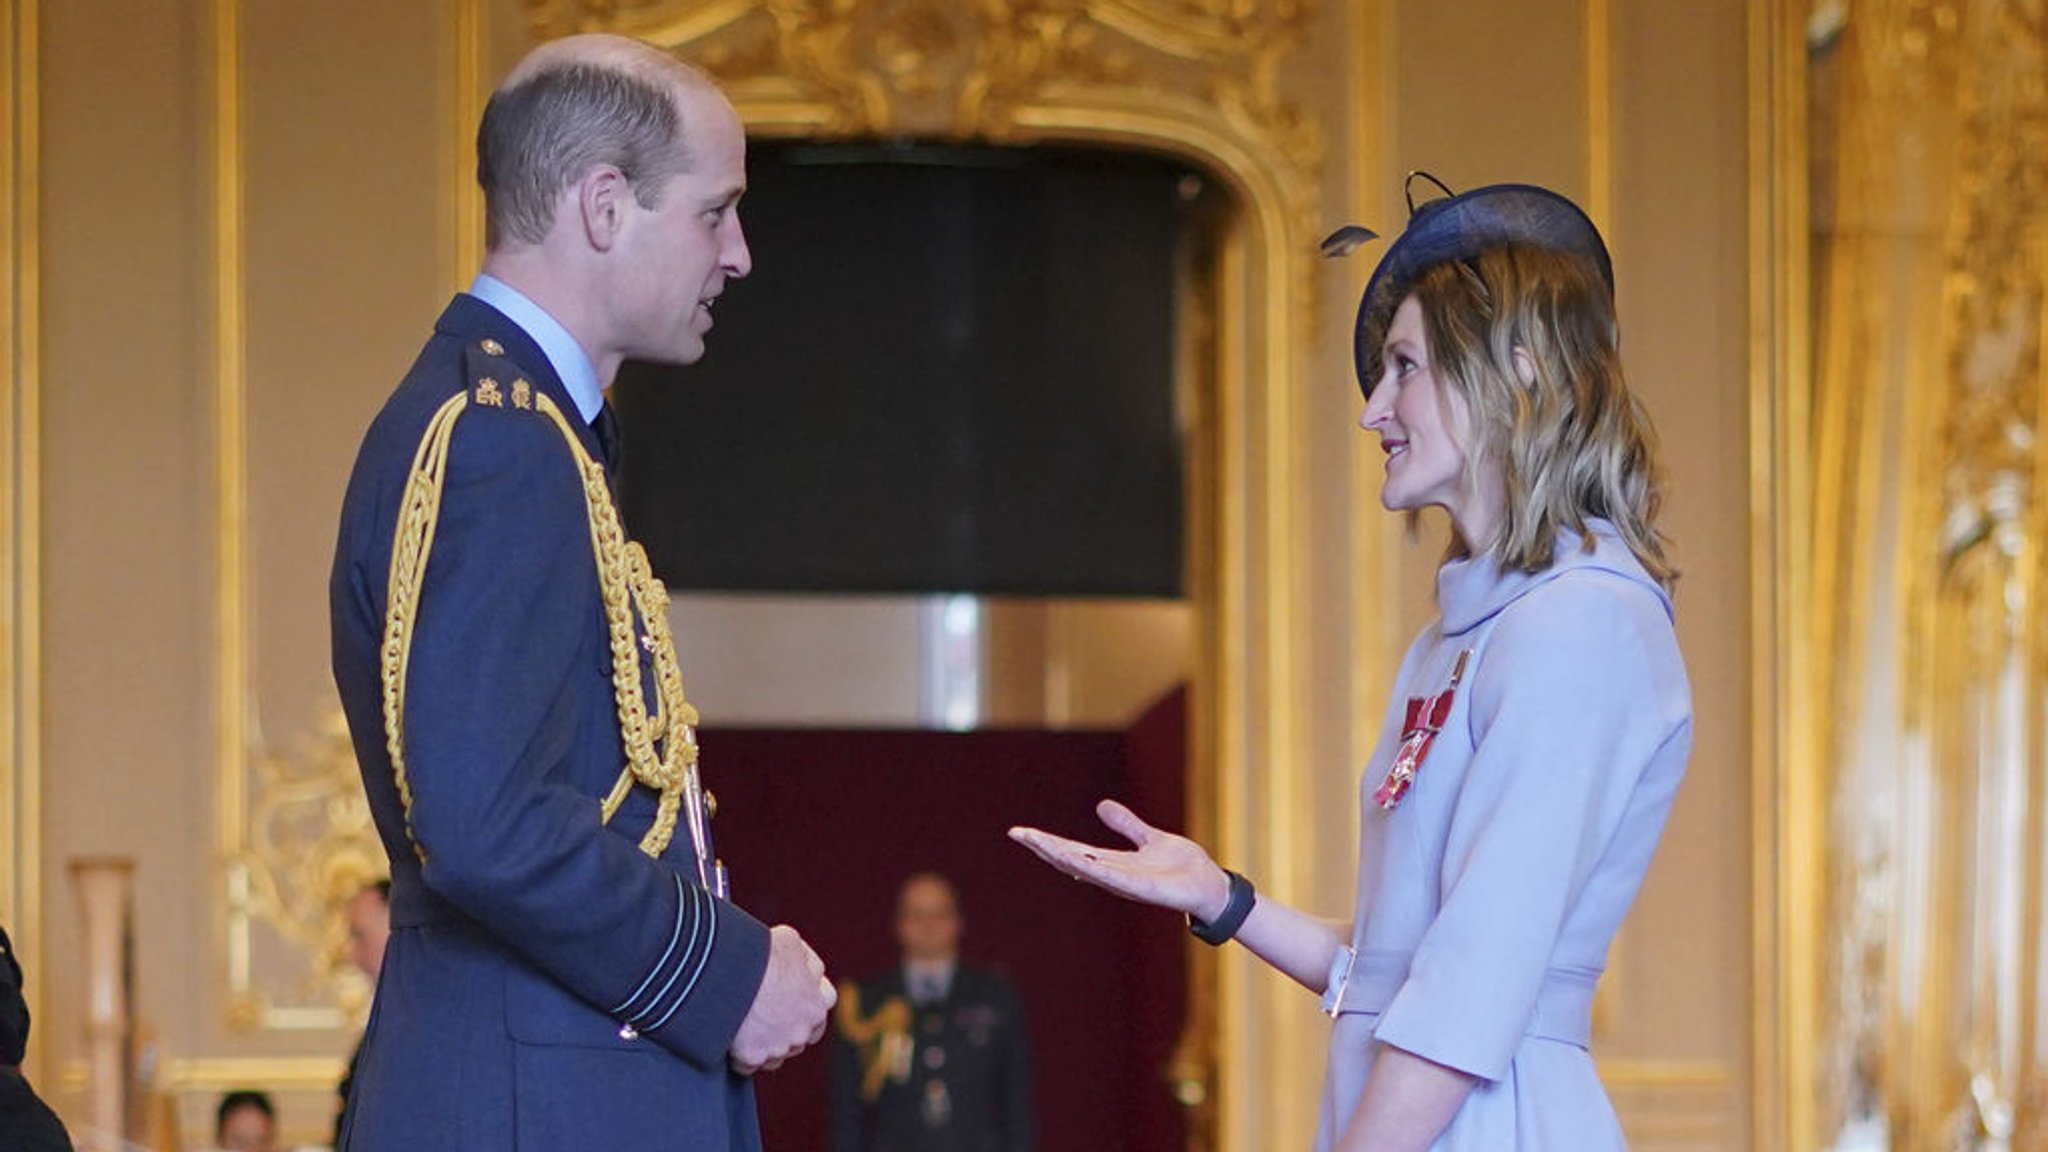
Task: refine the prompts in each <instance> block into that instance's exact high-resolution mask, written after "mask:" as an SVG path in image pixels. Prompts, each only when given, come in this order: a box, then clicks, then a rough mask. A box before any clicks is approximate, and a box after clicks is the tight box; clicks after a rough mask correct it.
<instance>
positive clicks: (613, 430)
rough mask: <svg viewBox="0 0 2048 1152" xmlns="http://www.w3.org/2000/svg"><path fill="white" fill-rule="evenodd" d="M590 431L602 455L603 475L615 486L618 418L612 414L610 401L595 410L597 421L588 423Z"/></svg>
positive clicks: (617, 466) (617, 474) (617, 465)
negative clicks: (595, 437) (595, 434)
mask: <svg viewBox="0 0 2048 1152" xmlns="http://www.w3.org/2000/svg"><path fill="white" fill-rule="evenodd" d="M590 430H591V431H592V432H595V433H597V447H598V450H599V451H601V452H603V453H604V471H605V475H607V476H609V477H611V479H612V482H613V483H614V484H616V483H617V482H618V479H619V418H618V417H617V416H615V415H613V414H612V405H611V401H609V400H607V401H605V403H604V407H602V408H599V409H598V410H597V419H595V420H592V421H591V422H590Z"/></svg>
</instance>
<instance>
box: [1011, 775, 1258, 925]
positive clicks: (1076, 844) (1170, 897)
mask: <svg viewBox="0 0 2048 1152" xmlns="http://www.w3.org/2000/svg"><path fill="white" fill-rule="evenodd" d="M1095 814H1096V815H1097V816H1099V817H1101V819H1102V822H1103V823H1104V824H1107V825H1108V826H1109V828H1110V830H1111V831H1114V832H1116V833H1117V834H1118V835H1121V836H1122V837H1123V838H1124V839H1126V840H1129V841H1130V842H1131V847H1130V848H1128V849H1121V848H1098V847H1096V846H1094V845H1091V844H1083V843H1082V842H1080V841H1079V840H1069V839H1067V838H1066V837H1064V836H1055V835H1053V834H1052V833H1050V832H1044V831H1040V830H1039V829H1037V828H1012V829H1010V839H1012V840H1015V841H1016V842H1018V843H1019V844H1022V845H1024V846H1025V847H1026V848H1029V849H1031V850H1032V851H1033V852H1035V853H1037V854H1038V856H1039V858H1040V859H1042V860H1044V861H1045V862H1046V863H1048V864H1050V865H1052V866H1053V867H1055V868H1057V869H1059V870H1060V871H1062V872H1065V873H1066V874H1067V875H1069V876H1072V877H1074V878H1075V879H1076V880H1086V881H1088V882H1089V883H1090V884H1093V885H1095V886H1096V887H1098V888H1101V889H1103V890H1104V891H1107V892H1113V893H1115V894H1116V895H1118V896H1122V897H1123V898H1125V899H1127V900H1136V901H1138V902H1139V903H1141V904H1155V905H1158V906H1159V907H1162V908H1171V909H1174V910H1175V911H1178V912H1185V913H1187V914H1189V915H1191V916H1194V917H1196V918H1197V919H1203V920H1206V919H1211V918H1213V916H1214V915H1216V914H1218V913H1220V912H1221V911H1222V908H1223V905H1224V902H1225V901H1226V900H1227V899H1228V898H1229V894H1230V883H1229V880H1228V878H1226V877H1225V876H1224V874H1223V870H1222V869H1221V868H1219V867H1217V865H1216V862H1215V861H1214V860H1211V859H1210V858H1209V854H1208V853H1207V852H1204V851H1203V850H1202V846H1201V845H1199V844H1197V843H1195V842H1194V841H1193V840H1190V839H1188V838H1187V837H1185V836H1178V835H1175V834H1174V833H1172V832H1168V831H1165V830H1164V829H1160V828H1154V827H1153V826H1152V825H1150V824H1147V823H1145V822H1144V821H1143V820H1141V819H1139V818H1138V815H1137V813H1135V812H1132V811H1131V810H1130V809H1129V808H1126V807H1124V806H1123V805H1121V804H1119V803H1117V802H1116V801H1114V800H1104V801H1102V802H1101V803H1100V804H1097V805H1096V806H1095Z"/></svg>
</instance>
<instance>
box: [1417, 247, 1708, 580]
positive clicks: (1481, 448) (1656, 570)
mask: <svg viewBox="0 0 2048 1152" xmlns="http://www.w3.org/2000/svg"><path fill="white" fill-rule="evenodd" d="M1410 294H1412V295H1413V296H1414V297H1415V300H1416V303H1417V304H1418V305H1419V306H1420V308H1421V311H1422V324H1423V333H1424V339H1425V340H1426V341H1427V342H1428V345H1429V356H1430V360H1431V363H1432V364H1433V365H1434V366H1435V370H1436V375H1437V379H1438V380H1439V381H1441V382H1443V383H1444V384H1446V385H1448V386H1449V388H1450V389H1452V390H1453V391H1455V393H1456V394H1457V395H1459V396H1460V397H1461V398H1462V399H1463V400H1464V401H1465V407H1466V411H1467V412H1468V413H1469V421H1468V425H1469V426H1468V428H1467V435H1468V437H1469V439H1470V443H1468V444H1467V446H1466V465H1465V466H1466V469H1467V473H1468V474H1467V476H1466V480H1467V482H1468V484H1469V483H1471V482H1472V481H1473V479H1474V476H1473V475H1472V473H1473V472H1474V471H1476V470H1477V469H1479V468H1483V467H1498V468H1499V469H1500V478H1501V481H1502V484H1501V487H1502V490H1503V494H1504V496H1505V501H1504V507H1503V509H1502V513H1501V516H1500V518H1499V521H1498V523H1497V524H1496V525H1495V528H1494V534H1493V538H1492V539H1491V540H1483V541H1480V540H1473V541H1463V540H1458V539H1457V538H1456V536H1455V534H1454V535H1453V541H1452V544H1451V550H1452V555H1453V556H1460V555H1464V554H1466V552H1467V550H1468V549H1471V550H1477V551H1480V552H1493V553H1495V554H1497V555H1498V556H1499V557H1500V564H1501V567H1502V568H1504V569H1510V570H1519V571H1523V572H1540V571H1542V570H1544V569H1546V568H1548V567H1550V565H1551V564H1552V563H1553V562H1555V560H1556V549H1557V540H1558V537H1559V535H1560V533H1562V532H1565V531H1569V532H1571V533H1573V534H1575V535H1577V536H1578V537H1579V538H1580V540H1581V541H1582V542H1583V543H1584V545H1585V547H1586V548H1587V549H1588V550H1589V551H1590V550H1591V548H1592V547H1593V534H1592V530H1591V529H1590V528H1589V527H1588V525H1587V521H1588V520H1591V519H1595V518H1598V519H1601V520H1606V521H1608V522H1610V523H1612V524H1613V525H1614V528H1615V530H1616V531H1617V532H1618V533H1619V534H1620V536H1621V539H1622V540H1623V542H1625V543H1626V544H1627V545H1628V548H1629V551H1631V552H1633V553H1635V556H1636V559H1637V560H1638V561H1640V562H1641V563H1642V565H1643V568H1644V570H1645V571H1647V572H1648V573H1649V574H1650V576H1651V578H1653V579H1655V580H1656V581H1657V582H1658V583H1659V584H1660V585H1662V586H1664V587H1666V588H1669V587H1670V586H1671V585H1672V583H1673V582H1674V581H1676V580H1677V578H1678V570H1677V569H1676V568H1674V567H1673V566H1672V564H1671V562H1670V561H1669V560H1668V559H1667V558H1666V557H1665V554H1664V545H1665V540H1664V537H1663V535H1662V534H1661V533H1660V532H1659V531H1658V530H1657V514H1658V510H1659V506H1660V504H1661V503H1662V492H1661V488H1662V475H1661V472H1660V470H1659V468H1658V464H1657V437H1656V432H1655V431H1654V430H1653V429H1652V428H1651V426H1650V420H1649V417H1648V416H1647V415H1645V414H1644V412H1643V409H1642V405H1641V404H1640V403H1638V402H1637V400H1636V398H1635V396H1634V394H1632V393H1631V392H1630V391H1629V388H1628V384H1627V381H1626V380H1625V379H1624V378H1623V376H1622V371H1621V349H1620V329H1619V327H1618V326H1617V324H1616V322H1615V317H1614V302H1613V297H1612V295H1611V294H1610V292H1609V290H1608V287H1607V283H1606V281H1604V280H1603V279H1601V277H1600V275H1599V273H1598V272H1596V271H1595V270H1594V269H1593V268H1592V267H1591V266H1590V265H1588V264H1587V263H1586V262H1585V261H1584V260H1581V259H1579V258H1577V257H1575V256H1571V255H1567V254H1564V253H1559V252H1555V251H1552V250H1550V249H1547V248H1541V247H1536V246H1533V245H1526V244H1503V245H1500V246H1497V247H1489V248H1486V249H1483V250H1481V251H1480V252H1478V253H1476V254H1474V255H1473V256H1470V257H1468V258H1465V259H1462V260H1451V261H1446V262H1444V263H1442V264H1438V265H1435V266H1434V267H1431V268H1428V269H1425V270H1424V271H1423V272H1421V273H1419V274H1418V275H1417V276H1416V277H1415V280H1414V283H1413V285H1412V287H1411V289H1410Z"/></svg>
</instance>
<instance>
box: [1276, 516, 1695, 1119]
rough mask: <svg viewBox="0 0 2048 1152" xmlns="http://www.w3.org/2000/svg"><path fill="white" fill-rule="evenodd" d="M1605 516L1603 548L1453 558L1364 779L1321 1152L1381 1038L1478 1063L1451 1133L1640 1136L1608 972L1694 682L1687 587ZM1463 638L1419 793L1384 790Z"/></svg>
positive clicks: (1334, 1001) (1688, 720)
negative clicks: (1607, 1084)
mask: <svg viewBox="0 0 2048 1152" xmlns="http://www.w3.org/2000/svg"><path fill="white" fill-rule="evenodd" d="M1592 527H1593V529H1594V538H1595V547H1594V549H1593V550H1592V551H1591V552H1590V553H1589V552H1587V551H1585V550H1584V549H1583V547H1582V545H1581V544H1580V542H1579V540H1578V538H1577V537H1576V536H1568V537H1566V538H1564V539H1561V540H1560V541H1559V544H1558V548H1557V559H1556V562H1555V564H1554V565H1553V566H1552V567H1551V568H1549V569H1548V570H1546V571H1544V572H1541V573H1537V574H1534V575H1530V574H1526V573H1519V572H1507V573H1503V572H1501V571H1500V569H1499V567H1498V565H1496V564H1495V563H1494V562H1493V560H1492V559H1491V557H1479V558H1476V559H1471V560H1464V561H1457V562H1454V563H1451V564H1447V565H1445V566H1444V568H1443V569H1442V570H1441V572H1439V574H1438V576H1437V599H1438V605H1439V607H1440V609H1441V611H1442V617H1441V619H1439V620H1438V621H1437V622H1436V623H1434V624H1432V625H1430V626H1429V627H1428V628H1426V629H1424V630H1423V632H1422V634H1421V635H1420V636H1418V637H1417V638H1416V640H1415V643H1414V644H1413V645H1412V646H1411V647H1410V648H1409V651H1408V655H1407V657H1406V658H1405V659H1404V660H1403V661H1402V665H1401V671H1400V676H1399V679H1398V680H1397V681H1396V686H1395V692H1394V698H1393V700H1392V702H1391V705H1390V707H1389V709H1388V713H1387V720H1386V724H1385V727H1384V728H1383V729H1382V731H1381V735H1380V740H1379V744H1378V747H1377V748H1376V749H1375V750H1374V752H1373V757H1372V760H1371V762H1370V763H1369V764H1367V766H1366V770H1365V778H1364V782H1363V786H1362V789H1361V791H1362V800H1363V803H1362V807H1363V811H1364V822H1363V828H1362V831H1361V838H1360V845H1359V858H1358V903H1357V916H1356V919H1355V920H1354V922H1353V930H1352V940H1351V944H1352V947H1353V948H1354V949H1355V950H1356V960H1355V961H1353V962H1351V963H1349V965H1348V967H1349V974H1348V979H1347V978H1346V977H1345V974H1344V973H1343V972H1341V971H1334V970H1333V976H1335V977H1336V978H1335V979H1333V980H1332V984H1331V988H1330V991H1329V992H1328V993H1326V995H1325V997H1324V1006H1325V1009H1326V1010H1331V1009H1332V1008H1334V1010H1335V1012H1336V1021H1335V1024H1334V1026H1333V1028H1332V1031H1331V1036H1330V1057H1329V1070H1328V1078H1327V1081H1326V1082H1325V1085H1324V1088H1323V1103H1322V1121H1321V1129H1320V1132H1319V1134H1318V1136H1317V1138H1316V1148H1317V1150H1318V1152H1326V1150H1327V1149H1329V1148H1330V1147H1332V1146H1333V1145H1334V1144H1335V1142H1336V1141H1337V1139H1338V1137H1339V1136H1341V1135H1342V1133H1343V1130H1344V1126H1345V1124H1346V1123H1347V1122H1348V1121H1349V1119H1350V1116H1351V1113H1352V1111H1353V1110H1354V1108H1355V1107H1356V1106H1357V1103H1358V1100H1359V1096H1360V1093H1361V1092H1362V1091H1363V1090H1364V1087H1365V1082H1366V1079H1367V1077H1368V1076H1369V1075H1370V1074H1371V1070H1372V1061H1373V1057H1374V1055H1375V1054H1376V1052H1377V1051H1378V1050H1379V1048H1380V1046H1381V1045H1382V1044H1391V1045H1394V1046H1396V1047H1399V1048H1403V1049H1406V1050H1407V1051H1410V1052H1413V1053H1416V1054H1417V1055H1420V1056H1423V1057H1426V1058H1428V1059H1430V1060H1433V1061H1436V1062H1437V1063H1439V1064H1444V1065H1448V1066H1450V1067H1452V1068H1457V1069H1460V1070H1462V1071H1465V1072H1469V1073H1471V1074H1473V1075H1475V1076H1477V1077H1479V1078H1480V1083H1479V1085H1478V1087H1477V1088H1475V1089H1474V1091H1473V1092H1472V1094H1471V1096H1470V1097H1469V1098H1468V1099H1467V1100H1466V1102H1465V1105H1464V1107H1463V1108H1462V1109H1461V1110H1460V1111H1459V1112H1458V1114H1457V1117H1456V1118H1455V1119H1453V1120H1452V1122H1451V1124H1450V1127H1449V1128H1447V1129H1446V1130H1445V1132H1444V1134H1443V1135H1442V1137H1441V1138H1439V1139H1438V1140H1437V1142H1436V1143H1435V1144H1434V1145H1433V1146H1432V1147H1433V1149H1434V1150H1435V1152H1482V1150H1483V1152H1507V1150H1515V1152H1533V1150H1538V1149H1559V1150H1561V1149H1570V1150H1571V1152H1599V1150H1601V1149H1610V1148H1615V1149H1618V1148H1623V1147H1625V1145H1624V1143H1623V1140H1622V1135H1621V1128H1620V1125H1619V1124H1618V1123H1617V1121H1616V1119H1615V1115H1614V1109H1613V1106H1612V1105H1611V1104H1610V1103H1609V1102H1608V1099H1607V1094H1606V1091H1605V1090H1604V1089H1603V1088H1602V1087H1601V1085H1600V1079H1599V1076H1598V1075H1597V1074H1596V1072H1595V1070H1594V1066H1593V1058H1592V1056H1591V1054H1590V1053H1589V1051H1588V1048H1587V1042H1588V1033H1589V1031H1590V1023H1589V1021H1590V1013H1591V1006H1592V997H1593V986H1594V984H1595V982H1596V981H1597V980H1598V979H1599V976H1600V972H1601V969H1602V968H1603V967H1604V966H1605V964H1606V960H1607V946H1608V943H1609V941H1611V940H1612V939H1613V937H1614V932H1615V929H1616V928H1617V927H1619V926H1620V924H1621V918H1622V916H1623V914H1624V913H1626V912H1627V911H1628V907H1629V904H1630V902H1631V901H1632V900H1634V898H1635V894H1636V890H1637V888H1638V887H1640V886H1641V884H1642V880H1643V873H1644V870H1645V869H1646V868H1648V867H1649V863H1650V856H1651V854H1652V852H1653V851H1654V850H1655V849H1656V846H1657V839H1658V837H1659V835H1660V834H1661V833H1662V831H1663V828H1664V820H1665V817H1666V815H1668V814H1669V812H1670V810H1671V801H1672V797H1673V795H1674V794H1675V793H1676V791H1677V789H1678V781H1679V777H1680V776H1681V775H1682V774H1683V773H1684V770H1685V762H1686V756H1687V753H1688V752H1689V750H1690V748H1691V744H1692V700H1691V690H1690V688H1689V687H1688V685H1687V683H1686V676H1685V665H1684V662H1683V660H1682V659H1681V657H1680V655H1679V651H1678V643H1677V638H1676V636H1675V635H1674V633H1673V631H1672V616H1671V601H1670V598H1669V597H1668V596H1667V595H1666V594H1665V592H1664V591H1663V589H1661V588H1659V587H1658V586H1657V584H1656V582H1655V581H1653V580H1652V579H1650V577H1649V576H1648V575H1647V574H1646V573H1645V572H1644V571H1643V569H1642V566H1641V565H1640V564H1638V563H1637V562H1636V560H1635V558H1634V556H1633V555H1632V554H1631V553H1630V552H1629V550H1628V548H1627V547H1626V546H1625V545H1624V544H1623V543H1622V542H1621V540H1620V538H1619V537H1618V536H1617V535H1616V534H1615V532H1614V530H1613V528H1612V527H1611V526H1609V525H1608V524H1606V523H1604V522H1601V521H1594V522H1593V524H1592ZM1467 651H1469V652H1470V653H1471V655H1470V656H1468V657H1467V658H1466V660H1467V666H1466V671H1465V674H1464V677H1463V681H1462V683H1461V685H1460V686H1459V688H1458V690H1457V692H1456V693H1455V696H1454V698H1453V702H1452V704H1451V708H1450V712H1449V714H1448V716H1447V719H1446V721H1445V723H1444V725H1443V728H1442V731H1441V733H1440V734H1439V735H1438V736H1437V737H1436V738H1435V740H1434V742H1433V745H1432V747H1431V749H1430V751H1429V754H1428V756H1427V757H1426V758H1425V759H1424V760H1423V761H1422V763H1421V766H1420V767H1419V769H1418V770H1417V772H1416V774H1415V779H1414V783H1413V785H1412V787H1411V789H1410V790H1409V792H1408V793H1407V795H1406V796H1405V797H1404V798H1402V799H1401V801H1400V802H1399V804H1398V805H1396V806H1395V807H1394V808H1393V810H1391V811H1386V810H1383V809H1381V808H1380V807H1379V806H1378V805H1377V804H1375V803H1374V801H1373V793H1374V790H1375V789H1377V788H1378V787H1379V785H1380V783H1381V781H1382V779H1383V777H1384V775H1385V773H1386V771H1387V768H1388V767H1389V765H1390V764H1391V763H1392V761H1393V758H1394V756H1395V754H1396V751H1397V749H1398V748H1399V746H1400V744H1401V742H1402V739H1403V727H1404V721H1405V718H1406V712H1407V708H1406V705H1407V702H1408V700H1409V698H1411V697H1424V696H1429V695H1432V694H1435V693H1438V692H1441V691H1442V690H1443V689H1444V688H1445V686H1446V685H1447V683H1448V682H1449V680H1450V676H1451V670H1452V668H1453V667H1454V666H1455V664H1456V662H1457V660H1458V656H1459V654H1460V653H1461V652H1467ZM1345 966H1346V957H1345V955H1344V954H1343V953H1340V954H1339V968H1343V967H1345Z"/></svg>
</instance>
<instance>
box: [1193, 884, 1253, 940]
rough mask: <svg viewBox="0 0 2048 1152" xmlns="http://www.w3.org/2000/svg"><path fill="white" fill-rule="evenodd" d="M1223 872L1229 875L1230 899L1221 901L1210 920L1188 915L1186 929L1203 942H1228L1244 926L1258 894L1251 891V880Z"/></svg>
mask: <svg viewBox="0 0 2048 1152" xmlns="http://www.w3.org/2000/svg"><path fill="white" fill-rule="evenodd" d="M1223 874H1224V875H1225V876H1228V877H1230V899H1228V900H1226V901H1224V902H1223V911H1221V912H1219V913H1217V915H1216V919H1214V920H1210V921H1202V920H1197V919H1195V918H1194V917H1193V916H1189V917H1188V931H1189V932H1192V933H1194V936H1195V939H1197V940H1200V941H1201V942H1202V943H1204V944H1224V943H1228V942H1229V940H1230V938H1231V937H1233V936H1236V935H1237V930H1238V929H1239V928H1242V927H1244V918H1245V917H1247V916H1249V915H1251V914H1252V905H1253V904H1254V903H1255V902H1256V901H1257V898H1258V894H1257V893H1255V892H1253V891H1252V882H1251V881H1249V880H1247V879H1245V878H1244V877H1243V876H1240V875H1238V874H1237V873H1235V872H1231V871H1228V870H1225V871H1224V873H1223Z"/></svg>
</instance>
